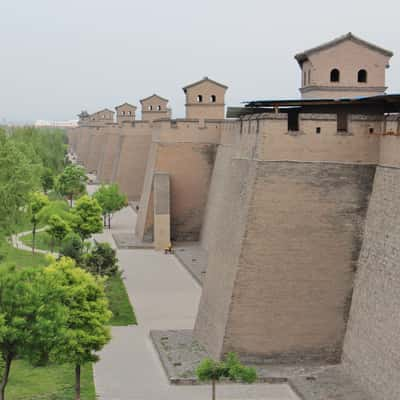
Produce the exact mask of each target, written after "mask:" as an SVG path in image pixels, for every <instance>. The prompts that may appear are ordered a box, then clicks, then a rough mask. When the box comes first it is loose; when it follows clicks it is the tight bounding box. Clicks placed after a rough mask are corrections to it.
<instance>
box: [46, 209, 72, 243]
mask: <svg viewBox="0 0 400 400" xmlns="http://www.w3.org/2000/svg"><path fill="white" fill-rule="evenodd" d="M48 224H49V226H48V227H47V229H46V230H47V232H48V233H49V235H50V236H51V237H52V238H54V239H56V240H58V241H59V242H61V241H62V240H63V239H64V238H65V236H67V234H68V233H69V232H71V228H70V226H69V225H68V223H67V222H65V221H64V220H63V219H62V218H61V217H59V216H58V215H52V216H51V217H50V218H49V222H48Z"/></svg>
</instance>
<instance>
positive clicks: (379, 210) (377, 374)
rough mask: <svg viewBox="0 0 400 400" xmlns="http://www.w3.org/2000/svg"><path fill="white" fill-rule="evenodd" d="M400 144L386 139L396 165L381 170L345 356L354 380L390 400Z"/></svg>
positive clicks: (399, 302)
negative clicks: (395, 155)
mask: <svg viewBox="0 0 400 400" xmlns="http://www.w3.org/2000/svg"><path fill="white" fill-rule="evenodd" d="M399 142H400V141H399V138H396V137H384V138H382V153H381V159H382V162H384V163H385V164H392V165H389V166H387V167H382V166H379V167H377V171H376V176H375V181H374V188H373V193H372V197H371V201H370V204H369V208H368V215H367V222H366V228H365V235H364V242H363V246H362V251H361V255H360V260H359V263H358V271H357V275H356V279H355V288H354V294H353V302H352V306H351V313H350V320H349V323H348V330H347V334H346V339H345V345H344V354H343V363H344V365H345V367H346V369H347V370H348V371H349V372H350V374H351V375H352V377H353V378H354V379H355V380H356V381H357V382H359V383H360V384H361V385H362V386H363V387H364V388H365V389H366V390H368V391H369V392H370V394H371V397H372V398H374V399H385V400H397V399H398V398H399V393H400V381H399V379H398V371H399V367H400V335H399V332H400V312H399V310H400V268H399V261H400V244H399V243H400V242H399V238H400V213H399V210H400V169H399V165H398V164H399V156H398V154H399V152H398V150H399V145H400V143H399ZM396 151H397V157H393V155H394V153H396ZM396 164H397V165H396Z"/></svg>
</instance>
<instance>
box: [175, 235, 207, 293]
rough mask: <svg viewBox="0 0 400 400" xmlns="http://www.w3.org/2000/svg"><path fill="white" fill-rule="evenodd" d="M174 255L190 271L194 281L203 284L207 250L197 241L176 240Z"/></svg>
mask: <svg viewBox="0 0 400 400" xmlns="http://www.w3.org/2000/svg"><path fill="white" fill-rule="evenodd" d="M174 248H175V256H176V257H177V258H178V260H179V261H180V262H181V264H182V265H183V266H184V267H185V268H186V269H187V270H188V271H189V272H190V274H191V275H192V276H193V278H194V279H195V280H196V282H197V283H198V284H199V285H200V286H203V281H204V279H205V276H206V271H207V257H208V256H207V251H206V250H204V249H203V248H202V247H201V246H200V244H199V242H186V243H183V242H177V243H175V244H174Z"/></svg>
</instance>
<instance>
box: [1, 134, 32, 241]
mask: <svg viewBox="0 0 400 400" xmlns="http://www.w3.org/2000/svg"><path fill="white" fill-rule="evenodd" d="M38 168H39V167H38V165H37V164H34V163H33V162H32V161H31V160H30V159H29V158H28V157H27V156H26V155H25V154H24V153H23V152H21V151H20V150H19V148H18V146H17V145H16V144H15V143H14V142H13V141H12V140H10V139H5V138H3V139H2V140H0V209H1V213H0V227H1V229H2V230H3V231H4V232H5V233H7V234H9V233H11V232H12V231H13V230H14V229H15V227H16V225H17V224H18V222H19V221H20V220H21V218H22V216H23V214H24V212H25V208H26V206H27V205H28V201H29V194H30V193H31V192H33V191H34V190H35V189H37V188H38V187H39V180H38Z"/></svg>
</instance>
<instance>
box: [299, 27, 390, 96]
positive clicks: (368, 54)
mask: <svg viewBox="0 0 400 400" xmlns="http://www.w3.org/2000/svg"><path fill="white" fill-rule="evenodd" d="M392 56H393V53H392V52H391V51H389V50H386V49H383V48H382V47H378V46H376V45H375V44H372V43H369V42H367V41H365V40H363V39H360V38H358V37H356V36H355V35H353V34H352V33H348V34H346V35H344V36H340V37H339V38H336V39H334V40H332V41H330V42H327V43H324V44H322V45H320V46H317V47H314V48H312V49H309V50H306V51H304V52H302V53H299V54H297V55H296V56H295V59H296V60H297V62H298V63H299V66H300V68H301V79H302V81H301V88H300V93H301V95H302V97H303V98H330V99H336V98H350V97H361V96H377V95H382V94H384V93H385V91H386V89H387V87H386V76H385V75H386V74H385V72H386V69H387V68H389V60H390V58H391V57H392Z"/></svg>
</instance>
